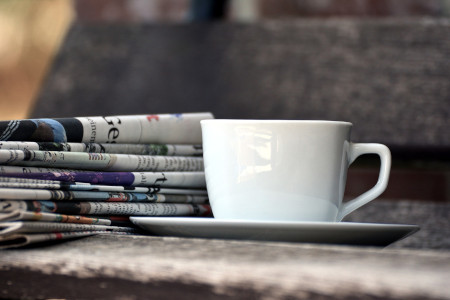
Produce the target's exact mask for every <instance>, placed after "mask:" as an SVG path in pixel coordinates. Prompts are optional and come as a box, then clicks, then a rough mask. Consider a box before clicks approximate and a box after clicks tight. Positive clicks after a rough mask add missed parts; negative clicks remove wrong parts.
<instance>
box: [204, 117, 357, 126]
mask: <svg viewBox="0 0 450 300" xmlns="http://www.w3.org/2000/svg"><path fill="white" fill-rule="evenodd" d="M200 123H201V124H206V123H236V124H238V123H250V124H252V123H253V124H255V123H262V124H307V123H309V124H323V125H345V126H353V124H352V123H351V122H347V121H333V120H281V119H279V120H275V119H267V120H266V119H207V120H201V121H200Z"/></svg>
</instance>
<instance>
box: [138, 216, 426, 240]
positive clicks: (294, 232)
mask: <svg viewBox="0 0 450 300" xmlns="http://www.w3.org/2000/svg"><path fill="white" fill-rule="evenodd" d="M130 220H131V221H132V222H133V223H134V224H136V225H138V226H139V227H141V228H143V229H145V230H147V231H148V232H150V233H152V234H155V235H164V236H177V237H196V238H217V239H237V240H261V241H282V242H300V243H325V244H345V245H365V246H387V245H389V244H391V243H393V242H395V241H398V240H399V239H402V238H405V237H407V236H409V235H411V234H413V233H415V232H416V231H418V230H419V226H417V225H400V224H375V223H349V222H336V223H334V222H267V221H243V220H217V219H213V218H180V217H130Z"/></svg>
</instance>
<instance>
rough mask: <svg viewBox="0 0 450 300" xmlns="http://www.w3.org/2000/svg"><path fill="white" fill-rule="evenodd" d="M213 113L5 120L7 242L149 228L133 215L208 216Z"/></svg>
mask: <svg viewBox="0 0 450 300" xmlns="http://www.w3.org/2000/svg"><path fill="white" fill-rule="evenodd" d="M211 118H213V115H212V114H211V113H185V114H159V115H126V116H107V117H75V118H45V119H28V120H10V121H0V249H2V248H13V247H22V246H27V245H31V244H35V243H41V242H49V241H55V240H64V239H71V238H77V237H83V236H91V235H95V234H140V233H141V234H142V232H141V231H140V230H139V229H137V228H136V227H134V225H133V224H132V223H131V222H130V221H129V217H130V216H196V217H200V216H211V214H212V213H211V208H210V206H209V201H208V195H207V192H206V183H205V175H204V171H203V158H202V155H203V150H202V147H201V142H202V141H201V128H200V121H201V120H204V119H211Z"/></svg>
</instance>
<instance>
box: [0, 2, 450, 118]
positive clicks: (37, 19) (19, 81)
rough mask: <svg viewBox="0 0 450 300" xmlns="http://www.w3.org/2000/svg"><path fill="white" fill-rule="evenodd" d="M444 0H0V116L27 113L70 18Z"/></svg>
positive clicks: (221, 16)
mask: <svg viewBox="0 0 450 300" xmlns="http://www.w3.org/2000/svg"><path fill="white" fill-rule="evenodd" d="M449 15H450V0H228V1H226V0H215V1H214V0H213V1H209V0H95V1H92V0H0V119H2V120H8V119H21V118H26V117H28V116H29V114H30V111H31V110H32V108H33V103H34V100H35V98H36V97H37V95H38V93H39V89H40V87H41V84H42V83H43V82H44V79H45V76H46V73H47V71H48V70H49V67H50V65H51V62H52V59H53V58H54V57H55V54H56V53H57V52H58V49H59V47H60V45H61V43H62V41H63V39H64V37H65V34H66V33H67V31H68V29H69V27H70V24H71V23H72V22H73V21H75V20H77V21H81V22H118V23H123V22H148V23H157V22H160V23H185V22H208V21H223V22H257V21H259V20H264V19H285V18H333V17H340V16H346V17H355V18H384V17H394V18H395V17H402V18H404V17H417V16H419V17H420V16H432V17H448V16H449Z"/></svg>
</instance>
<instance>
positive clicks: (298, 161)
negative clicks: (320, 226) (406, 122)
mask: <svg viewBox="0 0 450 300" xmlns="http://www.w3.org/2000/svg"><path fill="white" fill-rule="evenodd" d="M201 126H202V135H203V151H204V154H203V155H204V164H205V175H206V184H207V189H208V195H209V200H210V203H211V208H212V211H213V213H214V217H215V218H218V219H238V220H259V221H329V222H333V221H341V220H342V218H344V217H345V216H346V215H347V214H349V213H351V212H352V211H354V210H355V209H357V208H359V207H361V206H362V205H364V204H366V203H368V202H370V201H372V200H373V199H375V198H376V197H378V196H379V195H380V194H381V193H382V192H383V191H384V190H385V189H386V186H387V183H388V180H389V172H390V168H391V154H390V151H389V149H388V148H387V147H386V146H385V145H381V144H372V143H364V144H363V143H352V142H350V131H351V128H352V124H351V123H348V122H335V121H292V120H220V119H215V120H203V121H201ZM369 153H374V154H377V155H379V157H380V160H381V167H380V174H379V178H378V182H377V183H376V185H375V186H374V187H373V188H372V189H370V190H368V191H367V192H365V193H363V194H362V195H360V196H359V197H357V198H355V199H353V200H350V201H346V202H344V203H343V202H342V200H343V196H344V189H345V182H346V178H347V169H348V167H349V165H350V164H351V163H352V162H353V161H354V160H355V159H356V158H357V157H358V156H360V155H362V154H369Z"/></svg>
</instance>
